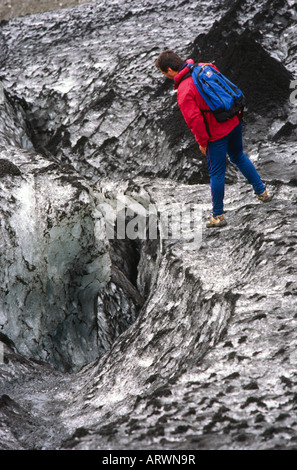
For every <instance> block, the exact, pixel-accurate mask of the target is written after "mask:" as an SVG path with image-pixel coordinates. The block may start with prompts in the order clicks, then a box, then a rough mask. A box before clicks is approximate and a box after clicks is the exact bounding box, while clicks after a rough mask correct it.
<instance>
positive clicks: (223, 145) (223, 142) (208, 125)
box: [155, 50, 272, 228]
mask: <svg viewBox="0 0 297 470" xmlns="http://www.w3.org/2000/svg"><path fill="white" fill-rule="evenodd" d="M188 63H189V64H194V61H193V60H192V59H187V60H186V61H184V60H183V59H181V57H180V56H179V55H178V54H176V53H175V52H173V51H171V50H166V51H164V52H162V53H161V54H160V55H159V57H158V58H157V60H156V62H155V65H156V67H157V68H158V69H159V70H160V71H161V72H162V74H163V75H165V76H166V77H167V78H169V79H171V80H174V82H175V84H174V88H175V89H177V102H178V105H179V108H180V110H181V112H182V114H183V116H184V119H185V121H186V123H187V125H188V127H189V128H190V129H191V131H192V132H193V134H194V136H195V139H196V140H197V142H198V144H199V149H200V151H201V152H202V154H203V155H204V156H205V157H206V159H207V167H208V172H209V177H210V188H211V195H212V213H211V216H210V219H209V220H208V222H207V224H206V226H207V227H208V228H210V227H223V226H225V225H227V221H226V218H225V216H224V203H223V201H224V191H225V172H226V156H227V154H228V155H229V158H230V160H231V162H232V163H234V164H235V165H237V167H238V168H239V170H240V171H241V173H242V174H243V175H244V176H245V178H246V179H247V181H248V182H249V183H250V184H251V185H252V186H253V189H254V192H255V194H256V196H257V197H258V199H259V200H260V201H262V202H268V201H270V200H271V199H272V197H271V195H270V194H269V193H268V191H267V189H266V187H265V186H264V184H263V182H262V181H261V178H260V176H259V174H258V172H257V170H256V168H255V166H254V165H253V163H252V162H251V161H250V159H249V158H248V157H247V156H246V155H245V153H244V152H243V144H242V123H241V116H237V115H236V116H234V117H233V118H231V119H229V120H228V121H225V122H220V123H219V122H217V120H216V119H215V117H214V116H213V114H212V113H211V112H206V113H202V112H201V110H209V109H210V108H209V106H208V105H207V103H206V102H205V100H204V99H203V97H202V96H201V94H200V93H199V91H198V90H197V88H196V86H195V84H194V82H193V80H192V78H191V74H190V73H189V68H188V67H187V64H188ZM210 65H212V67H214V68H216V70H218V69H217V67H216V66H215V65H214V64H210ZM203 114H204V115H203Z"/></svg>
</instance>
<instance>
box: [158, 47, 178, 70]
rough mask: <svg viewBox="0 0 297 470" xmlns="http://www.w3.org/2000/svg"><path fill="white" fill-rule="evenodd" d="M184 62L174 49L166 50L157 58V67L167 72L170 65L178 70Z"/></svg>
mask: <svg viewBox="0 0 297 470" xmlns="http://www.w3.org/2000/svg"><path fill="white" fill-rule="evenodd" d="M183 63H184V60H183V59H181V57H179V55H177V54H176V53H175V52H173V51H169V50H166V51H163V52H162V53H161V54H160V55H159V57H158V59H157V60H156V67H157V68H158V69H160V70H162V72H165V73H166V72H167V70H168V67H170V68H171V69H172V70H174V71H175V72H178V71H179V69H180V68H181V66H182V65H183Z"/></svg>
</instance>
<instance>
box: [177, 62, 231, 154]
mask: <svg viewBox="0 0 297 470" xmlns="http://www.w3.org/2000/svg"><path fill="white" fill-rule="evenodd" d="M187 63H192V64H193V63H194V61H193V60H192V59H188V60H187ZM211 65H212V66H213V67H215V66H214V65H213V64H211ZM215 68H216V67H215ZM216 69H217V68H216ZM217 70H218V69H217ZM188 72H189V69H188V67H184V68H183V69H182V70H180V71H179V72H178V74H177V75H175V77H174V80H175V86H174V88H177V102H178V105H179V108H180V110H181V112H182V114H183V116H184V118H185V121H186V123H187V125H188V126H189V128H190V129H191V131H192V132H193V134H194V136H195V139H196V140H197V142H198V144H199V145H201V147H207V143H208V142H212V141H213V140H218V139H221V138H222V137H225V135H227V134H229V132H231V131H232V130H233V129H234V127H236V126H237V125H238V124H239V119H238V117H237V116H235V117H234V118H232V119H230V120H229V121H226V122H217V120H216V119H215V117H214V116H213V115H212V113H205V118H206V120H207V123H208V127H209V131H210V134H211V137H209V134H208V132H207V129H206V126H205V123H204V119H203V115H202V113H201V109H203V110H204V109H210V108H209V106H208V104H207V103H206V102H205V100H204V99H203V98H202V96H201V95H200V93H199V91H198V90H197V88H196V86H195V84H194V82H193V80H192V77H191V76H189V77H188V78H185V79H184V80H183V81H181V79H182V78H183V77H184V76H185V75H186V74H187V73H188Z"/></svg>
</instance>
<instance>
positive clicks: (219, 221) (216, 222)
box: [206, 214, 227, 228]
mask: <svg viewBox="0 0 297 470" xmlns="http://www.w3.org/2000/svg"><path fill="white" fill-rule="evenodd" d="M225 225H227V221H226V219H225V217H224V216H223V214H222V215H217V216H216V217H213V215H212V214H211V216H210V219H209V221H208V222H206V227H207V228H211V227H224V226H225Z"/></svg>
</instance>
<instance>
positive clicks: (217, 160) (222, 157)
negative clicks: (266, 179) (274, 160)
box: [206, 124, 265, 217]
mask: <svg viewBox="0 0 297 470" xmlns="http://www.w3.org/2000/svg"><path fill="white" fill-rule="evenodd" d="M227 154H228V155H229V158H230V160H231V162H232V163H235V165H237V167H238V168H239V170H240V171H241V173H242V174H243V175H244V176H245V178H246V179H247V181H248V182H249V183H250V184H251V185H252V186H253V188H254V192H255V193H256V194H261V193H263V191H265V186H264V184H263V183H262V181H261V178H260V176H259V174H258V173H257V170H256V168H255V167H254V165H253V163H252V162H251V161H250V160H249V158H248V157H247V156H246V155H245V154H244V153H243V148H242V125H241V124H239V125H238V126H236V127H235V128H234V129H233V130H232V131H231V132H230V133H229V134H228V135H226V136H225V137H223V138H222V139H218V140H215V141H213V142H209V143H208V146H207V153H206V157H207V166H208V172H209V176H210V188H211V194H212V205H213V217H216V216H217V215H221V214H223V213H224V203H223V200H224V192H225V172H226V156H227Z"/></svg>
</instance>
